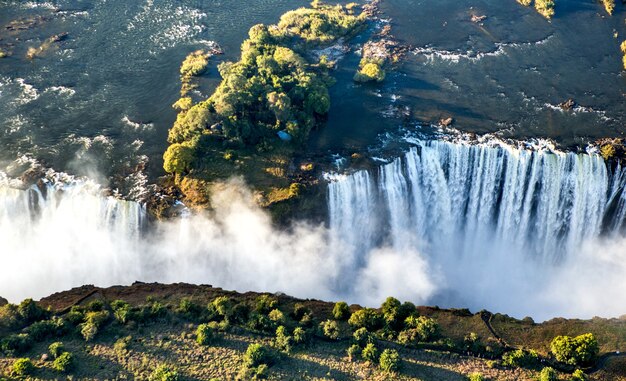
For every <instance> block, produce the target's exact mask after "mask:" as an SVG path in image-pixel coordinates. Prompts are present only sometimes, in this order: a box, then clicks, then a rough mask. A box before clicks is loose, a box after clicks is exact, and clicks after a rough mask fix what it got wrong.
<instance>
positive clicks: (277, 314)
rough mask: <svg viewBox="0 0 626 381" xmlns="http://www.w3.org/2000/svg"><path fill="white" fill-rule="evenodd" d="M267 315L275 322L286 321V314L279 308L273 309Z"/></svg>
mask: <svg viewBox="0 0 626 381" xmlns="http://www.w3.org/2000/svg"><path fill="white" fill-rule="evenodd" d="M267 317H269V318H270V320H271V321H273V322H275V323H279V324H281V323H284V322H285V315H284V314H283V313H282V312H281V311H280V310H279V309H274V310H271V311H270V313H269V314H268V315H267Z"/></svg>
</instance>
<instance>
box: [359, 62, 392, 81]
mask: <svg viewBox="0 0 626 381" xmlns="http://www.w3.org/2000/svg"><path fill="white" fill-rule="evenodd" d="M384 79H385V71H384V70H383V69H382V68H381V67H380V65H379V64H378V63H376V62H367V63H365V64H363V66H362V67H361V68H360V69H359V71H358V72H357V73H356V74H355V75H354V81H355V82H382V81H383V80H384Z"/></svg>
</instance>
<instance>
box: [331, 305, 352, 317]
mask: <svg viewBox="0 0 626 381" xmlns="http://www.w3.org/2000/svg"><path fill="white" fill-rule="evenodd" d="M333 318H334V319H335V320H348V318H350V307H348V303H346V302H337V303H335V306H334V307H333Z"/></svg>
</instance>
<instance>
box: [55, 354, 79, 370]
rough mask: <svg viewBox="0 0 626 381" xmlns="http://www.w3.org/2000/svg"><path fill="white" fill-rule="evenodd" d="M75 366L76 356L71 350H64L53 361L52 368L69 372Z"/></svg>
mask: <svg viewBox="0 0 626 381" xmlns="http://www.w3.org/2000/svg"><path fill="white" fill-rule="evenodd" d="M72 368H74V356H73V355H72V354H71V353H69V352H63V353H62V354H61V355H60V356H59V357H57V358H56V359H55V360H54V361H53V362H52V369H54V370H56V371H58V372H63V373H67V372H69V371H70V370H72Z"/></svg>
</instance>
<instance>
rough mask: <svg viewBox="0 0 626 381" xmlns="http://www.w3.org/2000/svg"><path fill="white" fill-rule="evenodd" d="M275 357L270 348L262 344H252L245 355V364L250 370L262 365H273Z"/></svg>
mask: <svg viewBox="0 0 626 381" xmlns="http://www.w3.org/2000/svg"><path fill="white" fill-rule="evenodd" d="M273 361H274V360H273V356H272V353H271V351H270V349H269V348H267V347H264V346H263V345H261V344H256V343H254V344H250V345H249V346H248V349H246V353H245V355H244V363H245V365H246V366H247V367H249V368H254V367H257V366H260V365H268V366H269V365H272V363H273Z"/></svg>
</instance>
